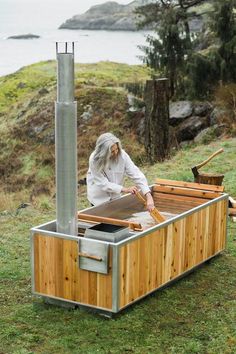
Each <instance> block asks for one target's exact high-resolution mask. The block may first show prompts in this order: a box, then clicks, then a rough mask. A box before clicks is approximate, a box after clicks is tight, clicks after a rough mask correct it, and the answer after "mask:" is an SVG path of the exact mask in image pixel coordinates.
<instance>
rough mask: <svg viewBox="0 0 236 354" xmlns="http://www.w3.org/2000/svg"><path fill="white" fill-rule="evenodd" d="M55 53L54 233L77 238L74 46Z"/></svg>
mask: <svg viewBox="0 0 236 354" xmlns="http://www.w3.org/2000/svg"><path fill="white" fill-rule="evenodd" d="M71 47H72V48H71V52H68V43H67V42H66V43H64V51H62V52H60V51H59V49H58V43H56V51H57V101H56V102H55V149H56V214H57V222H56V225H57V232H60V233H64V234H69V235H77V233H78V232H77V102H75V101H74V43H72V45H71Z"/></svg>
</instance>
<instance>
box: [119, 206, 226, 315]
mask: <svg viewBox="0 0 236 354" xmlns="http://www.w3.org/2000/svg"><path fill="white" fill-rule="evenodd" d="M226 213H227V200H223V201H220V202H217V203H213V204H212V205H210V206H208V207H206V208H203V209H200V210H198V211H196V212H195V213H193V214H191V215H189V216H187V217H185V218H183V219H181V220H178V221H175V222H173V223H171V224H170V225H168V226H166V227H163V228H161V229H159V230H157V231H154V232H152V233H151V234H148V235H145V236H144V237H142V238H139V239H136V240H135V239H134V240H133V241H132V242H131V243H129V244H127V245H124V246H123V247H121V249H120V264H119V265H120V275H119V284H120V292H119V298H120V308H122V307H125V306H127V305H128V304H129V303H131V302H133V301H134V300H135V299H138V298H140V297H142V296H144V295H145V294H147V293H149V292H151V291H152V290H154V289H157V288H159V287H161V286H163V285H164V284H166V283H168V282H169V281H170V280H172V279H175V278H176V277H178V276H180V275H182V274H183V273H184V272H186V271H188V270H190V269H192V268H193V267H195V266H197V265H199V264H201V263H202V262H204V261H205V260H206V259H208V258H210V257H212V256H214V255H215V254H216V253H218V252H220V251H222V250H223V249H224V248H225V242H226V218H227V216H226Z"/></svg>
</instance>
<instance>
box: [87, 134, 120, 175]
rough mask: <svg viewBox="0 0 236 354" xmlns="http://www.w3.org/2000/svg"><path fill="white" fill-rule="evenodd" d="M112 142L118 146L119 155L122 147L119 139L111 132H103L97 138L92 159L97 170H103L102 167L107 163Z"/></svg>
mask: <svg viewBox="0 0 236 354" xmlns="http://www.w3.org/2000/svg"><path fill="white" fill-rule="evenodd" d="M114 144H117V146H118V150H119V153H118V155H119V154H120V152H121V149H122V147H121V142H120V139H118V138H117V137H116V136H115V135H113V134H112V133H104V134H102V135H100V136H99V138H98V139H97V142H96V146H95V150H94V156H93V161H94V164H95V166H96V168H97V169H98V170H99V171H102V170H104V168H105V167H106V165H107V164H108V162H109V159H110V157H111V147H112V146H113V145H114Z"/></svg>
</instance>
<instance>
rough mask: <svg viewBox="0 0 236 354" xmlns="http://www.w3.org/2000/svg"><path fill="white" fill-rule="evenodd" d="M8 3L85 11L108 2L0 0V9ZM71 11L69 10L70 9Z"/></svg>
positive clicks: (127, 0)
mask: <svg viewBox="0 0 236 354" xmlns="http://www.w3.org/2000/svg"><path fill="white" fill-rule="evenodd" d="M112 1H114V0H112ZM6 2H7V3H8V4H11V3H12V4H13V3H16V2H18V3H19V4H21V5H22V7H24V5H26V4H29V5H30V6H32V5H34V6H35V7H37V6H39V7H40V6H42V5H44V6H45V5H49V7H50V8H51V6H52V5H55V7H58V8H65V7H66V8H68V10H69V9H70V7H71V9H72V8H73V12H74V9H75V8H76V9H78V10H77V13H78V14H79V13H83V12H85V11H86V10H88V9H89V8H90V7H91V6H93V5H98V4H102V3H104V2H107V0H0V11H1V6H4V3H6ZM116 2H118V3H119V4H129V3H130V2H132V0H117V1H116ZM68 12H69V11H68Z"/></svg>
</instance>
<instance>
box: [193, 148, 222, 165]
mask: <svg viewBox="0 0 236 354" xmlns="http://www.w3.org/2000/svg"><path fill="white" fill-rule="evenodd" d="M223 151H224V149H219V150H218V151H216V152H214V154H212V155H211V156H210V157H208V159H207V160H205V161H203V162H202V163H200V164H199V165H197V166H195V168H196V169H198V168H201V167H202V166H204V165H206V164H207V163H208V162H209V161H210V160H211V159H213V157H215V156H216V155H218V154H221V153H222V152H223Z"/></svg>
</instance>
